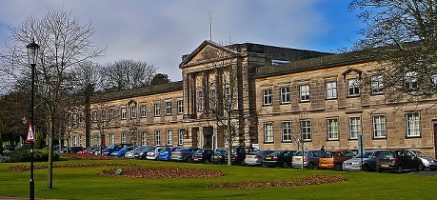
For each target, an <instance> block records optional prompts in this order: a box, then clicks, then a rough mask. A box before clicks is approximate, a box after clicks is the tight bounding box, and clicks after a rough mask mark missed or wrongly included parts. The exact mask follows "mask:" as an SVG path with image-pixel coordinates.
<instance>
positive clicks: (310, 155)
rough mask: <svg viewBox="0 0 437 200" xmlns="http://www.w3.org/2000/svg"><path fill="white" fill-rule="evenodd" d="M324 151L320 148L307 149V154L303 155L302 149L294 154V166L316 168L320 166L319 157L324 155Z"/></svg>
mask: <svg viewBox="0 0 437 200" xmlns="http://www.w3.org/2000/svg"><path fill="white" fill-rule="evenodd" d="M324 154H325V152H324V151H320V150H309V151H305V155H304V156H302V151H298V152H296V154H294V156H293V159H292V163H291V165H292V166H293V168H298V169H299V168H302V164H303V167H305V168H308V169H316V168H318V167H319V159H320V156H322V155H324Z"/></svg>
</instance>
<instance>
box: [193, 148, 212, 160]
mask: <svg viewBox="0 0 437 200" xmlns="http://www.w3.org/2000/svg"><path fill="white" fill-rule="evenodd" d="M213 154H214V152H213V151H212V150H207V149H198V150H197V151H196V152H194V153H193V156H192V158H193V162H202V163H209V162H211V160H212V155H213Z"/></svg>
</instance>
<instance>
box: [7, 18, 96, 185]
mask: <svg viewBox="0 0 437 200" xmlns="http://www.w3.org/2000/svg"><path fill="white" fill-rule="evenodd" d="M92 34H93V28H92V26H91V25H85V26H84V25H81V24H80V22H79V20H78V19H76V18H73V17H72V15H71V13H70V12H67V11H64V10H51V11H49V12H48V13H47V14H46V15H45V16H44V17H42V18H36V17H30V18H29V19H28V20H26V21H24V22H23V23H22V24H21V25H19V26H18V27H16V28H14V29H13V30H12V42H13V46H12V47H10V48H9V55H8V57H9V59H10V60H9V61H10V62H9V63H11V64H10V65H9V67H10V68H9V70H7V71H8V72H10V74H11V76H12V77H22V76H26V74H23V73H21V72H26V73H27V74H28V70H29V66H28V64H27V63H26V60H27V56H26V53H25V48H24V47H25V46H26V45H27V44H29V43H30V42H31V41H32V40H33V39H35V42H36V43H38V44H39V45H40V50H39V55H38V63H37V65H36V67H37V68H36V74H37V80H36V84H37V94H36V95H37V97H38V98H39V99H41V101H42V103H43V105H42V107H44V110H45V116H46V117H45V120H46V123H47V133H48V145H49V175H48V184H47V187H48V188H52V187H53V178H52V175H53V147H52V146H53V136H54V134H55V130H56V129H55V121H56V116H57V112H58V111H59V110H60V109H59V106H60V105H61V104H60V102H62V101H63V99H64V98H65V97H66V96H68V95H69V94H71V82H70V81H71V79H72V71H73V69H74V68H76V67H77V66H78V65H79V64H80V63H83V62H86V61H88V60H90V59H92V58H95V57H97V56H99V55H101V54H102V50H100V49H98V48H97V47H95V46H94V43H93V42H92V41H91V36H92Z"/></svg>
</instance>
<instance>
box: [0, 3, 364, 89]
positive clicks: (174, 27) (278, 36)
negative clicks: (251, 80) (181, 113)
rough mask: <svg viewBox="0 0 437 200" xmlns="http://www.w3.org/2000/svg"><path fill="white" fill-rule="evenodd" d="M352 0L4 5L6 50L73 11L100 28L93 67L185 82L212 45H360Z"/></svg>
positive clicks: (0, 12)
mask: <svg viewBox="0 0 437 200" xmlns="http://www.w3.org/2000/svg"><path fill="white" fill-rule="evenodd" d="M349 3H350V0H238V1H236V0H209V1H206V0H204V1H201V0H167V1H161V0H92V1H89V0H63V1H61V0H2V1H1V6H0V50H1V49H2V48H4V44H5V43H6V42H8V41H9V37H10V36H9V33H10V31H9V28H10V27H15V26H17V25H19V24H20V23H21V22H22V21H23V20H25V19H26V18H28V17H30V16H37V17H39V16H42V15H44V14H45V13H46V12H47V10H49V9H57V8H63V9H65V10H68V11H71V12H72V15H73V16H75V17H78V18H79V20H80V21H81V23H83V24H88V23H91V24H92V25H93V27H94V29H95V33H94V35H93V41H95V43H96V44H97V45H98V46H99V47H102V48H106V52H105V55H104V56H102V57H99V58H97V59H96V60H95V61H96V62H98V63H101V64H105V63H111V62H113V61H116V60H118V59H134V60H141V61H145V62H147V63H149V64H153V65H154V66H156V67H158V71H159V72H163V73H166V74H169V75H170V78H171V79H172V80H173V81H177V80H180V79H181V77H180V72H179V69H178V65H179V63H180V62H181V56H182V55H183V54H187V53H190V52H191V51H193V50H194V49H195V48H196V47H197V46H198V45H199V44H200V43H202V41H204V40H207V39H209V31H208V27H209V22H208V21H209V20H208V18H209V12H210V11H211V13H212V26H213V37H212V39H213V41H215V42H218V43H221V44H229V43H245V42H250V43H259V44H266V45H273V46H281V47H290V48H300V49H311V50H320V51H327V52H337V51H338V50H340V49H343V48H350V47H351V46H352V45H353V42H355V41H357V40H358V39H359V35H358V34H357V32H358V31H359V30H360V28H363V25H362V23H361V21H360V20H359V19H357V18H356V13H352V12H350V11H349V10H348V4H349Z"/></svg>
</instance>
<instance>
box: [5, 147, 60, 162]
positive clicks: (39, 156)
mask: <svg viewBox="0 0 437 200" xmlns="http://www.w3.org/2000/svg"><path fill="white" fill-rule="evenodd" d="M8 157H10V158H11V159H10V161H9V162H30V158H31V154H30V149H29V148H20V149H18V150H16V151H13V152H11V153H10V154H8ZM48 159H49V153H48V151H47V150H34V151H33V161H35V162H39V161H48ZM53 160H54V161H56V160H59V155H58V154H56V153H54V154H53Z"/></svg>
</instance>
